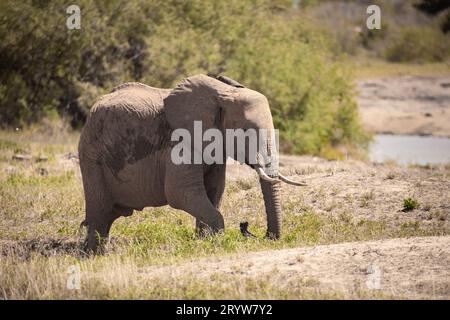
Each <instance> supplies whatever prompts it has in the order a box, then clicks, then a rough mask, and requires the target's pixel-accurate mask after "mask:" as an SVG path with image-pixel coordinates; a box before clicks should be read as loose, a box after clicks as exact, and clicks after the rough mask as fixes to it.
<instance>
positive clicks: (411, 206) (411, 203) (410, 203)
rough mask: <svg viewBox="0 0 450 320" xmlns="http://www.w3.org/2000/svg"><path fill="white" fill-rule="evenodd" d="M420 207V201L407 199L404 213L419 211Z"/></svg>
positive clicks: (404, 202)
mask: <svg viewBox="0 0 450 320" xmlns="http://www.w3.org/2000/svg"><path fill="white" fill-rule="evenodd" d="M419 206H420V204H419V201H417V200H416V199H413V198H406V199H404V200H403V211H405V212H407V211H412V210H415V209H418V208H419Z"/></svg>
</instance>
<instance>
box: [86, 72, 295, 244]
mask: <svg viewBox="0 0 450 320" xmlns="http://www.w3.org/2000/svg"><path fill="white" fill-rule="evenodd" d="M195 121H201V122H202V125H203V128H204V129H210V128H215V129H217V130H219V131H220V132H224V131H225V130H226V129H235V128H241V129H243V130H244V131H245V130H248V129H250V128H253V129H255V130H259V129H265V130H268V131H269V132H274V125H273V120H272V115H271V111H270V107H269V103H268V100H267V98H266V97H265V96H264V95H263V94H261V93H259V92H257V91H254V90H251V89H248V88H246V87H244V86H243V85H241V84H240V83H238V82H237V81H235V80H232V79H230V78H227V77H225V76H219V77H217V78H215V77H211V76H207V75H203V74H200V75H194V76H191V77H188V78H186V79H184V80H183V81H181V82H180V83H179V84H178V85H177V86H176V87H175V88H173V89H161V88H154V87H150V86H148V85H146V84H142V83H138V82H129V83H125V84H122V85H119V86H118V87H116V88H114V89H113V90H112V91H111V93H109V94H106V95H104V96H102V97H100V98H99V99H98V100H97V101H96V103H95V104H94V105H93V107H92V108H91V110H90V112H89V115H88V119H87V121H86V123H85V126H84V128H83V130H82V132H81V135H80V140H79V145H78V152H79V164H80V169H81V175H82V181H83V189H84V195H85V205H86V208H85V210H86V217H85V220H84V221H83V223H82V225H84V226H87V229H88V230H87V237H86V241H85V248H84V250H85V251H86V252H90V253H99V252H102V250H103V247H104V243H105V240H106V239H108V237H109V231H110V228H111V225H112V223H113V222H114V221H115V220H116V219H117V218H119V217H121V216H125V217H126V216H130V215H131V214H132V213H133V211H134V210H138V211H140V210H143V208H145V207H159V206H164V205H170V206H171V207H173V208H176V209H180V210H184V211H185V212H187V213H189V214H191V215H192V216H193V217H194V218H195V219H196V230H197V233H198V234H200V235H206V234H211V235H212V234H215V233H217V232H221V231H222V230H224V219H223V217H222V214H221V213H220V211H219V208H220V202H221V199H222V196H223V193H224V188H225V171H226V161H223V162H222V163H213V164H206V163H203V162H202V163H200V164H198V163H194V164H191V163H182V164H175V163H174V162H173V160H172V150H173V148H174V146H175V142H174V141H172V138H171V137H172V133H173V132H174V130H176V129H180V128H182V129H185V130H188V132H192V131H193V124H194V122H195ZM262 142H263V144H262V145H264V146H265V150H264V151H265V152H259V151H258V154H257V156H259V157H258V158H259V159H258V160H257V162H256V163H253V164H252V163H251V161H250V159H249V157H248V156H246V158H245V161H244V163H245V164H248V165H249V166H250V167H251V168H253V169H254V170H255V171H256V172H257V173H258V175H259V180H260V185H261V189H262V193H263V198H264V202H265V207H266V214H267V235H266V236H267V237H268V238H270V239H278V238H279V237H280V234H281V202H280V181H284V182H286V183H290V184H294V185H303V184H302V183H297V182H295V181H292V180H290V179H288V178H286V177H285V176H283V175H281V174H280V173H279V170H278V166H277V163H276V162H277V161H278V160H277V159H278V151H277V150H276V146H275V143H274V141H273V140H270V139H268V140H267V141H262ZM203 147H204V146H203V145H202V146H201V148H203ZM233 154H234V153H232V154H231V157H232V158H233V157H234V156H233ZM223 157H224V158H226V157H227V154H225V155H224V156H223Z"/></svg>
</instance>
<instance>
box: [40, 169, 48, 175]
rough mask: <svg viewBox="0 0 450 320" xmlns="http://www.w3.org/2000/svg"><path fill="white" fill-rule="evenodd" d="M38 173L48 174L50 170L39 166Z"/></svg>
mask: <svg viewBox="0 0 450 320" xmlns="http://www.w3.org/2000/svg"><path fill="white" fill-rule="evenodd" d="M38 173H39V175H40V176H48V170H47V169H45V168H38Z"/></svg>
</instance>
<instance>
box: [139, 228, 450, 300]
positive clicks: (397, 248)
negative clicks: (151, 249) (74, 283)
mask: <svg viewBox="0 0 450 320" xmlns="http://www.w3.org/2000/svg"><path fill="white" fill-rule="evenodd" d="M449 266H450V236H442V237H423V238H418V237H417V238H416V237H415V238H409V239H389V240H380V241H367V242H356V243H342V244H334V245H326V246H313V247H306V248H295V249H283V250H271V251H261V252H254V253H249V254H245V255H234V256H232V257H227V258H214V259H209V258H208V259H204V260H200V261H198V260H196V261H194V262H189V263H184V264H180V265H173V266H169V267H167V266H165V267H151V268H143V269H141V270H140V272H142V273H144V274H146V276H148V277H156V278H159V279H161V277H170V278H175V279H176V278H177V276H180V275H182V276H184V277H186V276H189V275H191V276H193V277H194V276H198V275H199V274H201V275H202V276H203V277H206V278H208V277H211V276H212V275H213V274H222V275H233V276H241V277H243V278H250V279H251V278H261V277H263V278H264V277H266V278H270V280H271V281H272V282H274V283H277V285H278V286H280V287H285V286H289V285H292V283H295V282H297V283H303V284H304V285H307V286H309V287H310V288H314V290H317V291H318V292H321V291H328V292H330V291H331V292H333V291H339V292H341V293H343V294H344V297H345V298H352V297H354V296H355V292H360V291H376V292H379V293H380V294H381V295H382V296H384V297H395V298H408V299H424V298H426V299H450V267H449ZM199 270H200V271H201V272H199Z"/></svg>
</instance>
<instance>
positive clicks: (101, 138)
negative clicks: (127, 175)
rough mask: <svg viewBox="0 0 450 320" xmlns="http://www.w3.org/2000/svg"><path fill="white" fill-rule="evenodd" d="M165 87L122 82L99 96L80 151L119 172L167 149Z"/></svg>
mask: <svg viewBox="0 0 450 320" xmlns="http://www.w3.org/2000/svg"><path fill="white" fill-rule="evenodd" d="M169 93H170V90H167V89H157V88H152V87H149V86H146V85H144V84H137V83H131V84H124V85H121V86H119V87H117V88H115V89H114V90H113V92H111V93H109V94H107V95H104V96H102V97H101V98H100V99H99V100H98V101H97V102H96V104H95V105H94V106H93V107H92V109H91V111H90V114H89V117H88V120H87V122H86V124H85V127H84V128H83V132H82V134H81V137H80V144H79V153H80V161H82V158H83V157H84V158H90V159H91V160H93V161H96V162H97V163H101V164H103V165H105V166H107V167H109V169H111V171H112V172H113V173H115V174H116V173H118V172H119V171H120V170H122V169H123V168H124V167H125V165H126V164H127V163H131V164H132V163H134V162H136V161H139V160H141V159H143V158H145V157H146V156H148V155H150V154H152V153H155V152H157V151H158V150H161V149H164V148H166V147H167V146H168V145H169V143H170V135H171V129H170V127H169V124H168V122H167V120H166V117H165V114H164V108H163V105H164V102H163V100H164V98H165V97H166V96H167V95H168V94H169Z"/></svg>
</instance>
